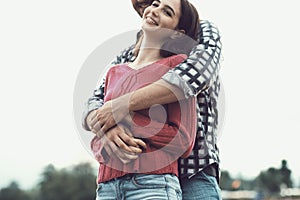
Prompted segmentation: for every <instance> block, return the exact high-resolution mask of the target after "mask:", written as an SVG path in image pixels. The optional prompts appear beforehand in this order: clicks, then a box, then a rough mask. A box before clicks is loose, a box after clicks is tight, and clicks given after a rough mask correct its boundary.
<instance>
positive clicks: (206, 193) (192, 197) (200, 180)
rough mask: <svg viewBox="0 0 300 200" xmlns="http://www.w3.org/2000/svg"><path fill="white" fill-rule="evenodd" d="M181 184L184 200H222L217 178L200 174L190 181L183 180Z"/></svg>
mask: <svg viewBox="0 0 300 200" xmlns="http://www.w3.org/2000/svg"><path fill="white" fill-rule="evenodd" d="M180 183H181V189H182V199H183V200H214V199H218V200H219V199H222V197H221V190H220V187H219V185H218V182H217V180H216V178H215V177H213V176H209V175H207V174H205V173H204V172H198V173H197V174H196V175H195V176H193V177H192V178H190V179H187V178H185V179H182V180H181V181H180Z"/></svg>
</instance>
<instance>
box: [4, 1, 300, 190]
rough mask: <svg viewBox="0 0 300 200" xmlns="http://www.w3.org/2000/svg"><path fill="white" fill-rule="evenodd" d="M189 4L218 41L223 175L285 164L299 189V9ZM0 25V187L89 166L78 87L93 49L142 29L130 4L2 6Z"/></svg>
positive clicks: (279, 4) (276, 4) (290, 4)
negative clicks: (50, 168) (76, 112)
mask: <svg viewBox="0 0 300 200" xmlns="http://www.w3.org/2000/svg"><path fill="white" fill-rule="evenodd" d="M192 2H193V3H194V4H195V5H196V6H197V8H198V10H199V12H200V16H201V17H202V19H209V20H211V21H213V22H214V23H215V24H216V25H217V26H218V27H219V29H220V31H221V34H222V37H223V38H222V41H223V56H224V61H223V63H222V67H223V68H222V70H221V76H222V83H223V86H224V90H225V97H226V103H225V109H226V117H225V124H224V126H223V128H222V136H221V138H220V150H221V159H222V165H221V167H222V169H226V170H229V171H230V172H231V173H232V174H235V175H239V174H240V175H242V176H244V177H249V178H251V177H254V176H256V175H257V174H258V173H259V171H260V170H263V169H267V168H268V167H270V166H274V167H279V166H280V162H281V159H287V161H288V165H289V167H290V168H291V169H292V171H293V177H294V178H295V181H296V183H297V184H298V183H299V180H300V165H299V163H300V157H299V155H298V154H299V147H298V144H299V142H298V140H297V139H296V134H298V133H300V127H299V118H300V117H299V116H300V106H299V102H300V94H299V89H298V86H299V85H300V81H299V77H298V76H299V75H298V74H299V72H300V70H299V69H298V67H300V66H299V61H298V60H299V59H298V57H299V55H298V52H299V50H298V48H299V46H300V39H299V35H300V28H299V23H298V21H297V20H298V19H299V18H300V14H299V12H298V7H297V6H296V5H298V4H297V1H296V0H287V1H277V0H275V1H274V0H272V1H271V0H264V1H259V0H251V1H250V0H247V1H238V0H227V1H226V2H225V1H216V0H193V1H192ZM297 13H298V14H297ZM0 24H1V32H0V54H1V59H0V66H1V68H0V91H1V93H2V94H1V103H0V111H1V112H0V120H1V127H0V136H1V137H0V158H1V163H0V188H1V187H3V186H5V185H7V184H8V183H9V182H10V181H11V180H17V181H18V182H19V183H20V184H21V186H22V187H24V188H30V187H31V186H33V185H34V184H35V183H36V181H37V180H38V177H39V174H40V173H41V171H42V169H43V167H45V166H46V165H47V164H49V163H53V164H54V165H55V166H56V167H59V168H60V167H67V166H70V165H72V164H77V163H79V162H81V161H92V159H91V157H90V156H89V154H88V153H87V151H86V150H85V148H84V147H83V146H82V145H81V142H80V139H79V137H78V134H77V131H76V128H75V123H74V117H73V90H74V85H75V82H76V78H77V76H78V73H79V71H80V69H81V67H82V65H83V63H84V61H85V60H86V58H87V57H88V56H89V55H90V53H91V52H93V50H95V49H96V48H97V47H98V46H99V45H101V44H102V43H103V42H104V41H106V40H108V39H110V38H111V37H112V36H115V35H117V34H120V33H122V32H125V31H131V30H134V29H137V28H139V17H138V15H137V14H136V13H135V12H134V11H133V9H132V8H131V3H130V0H126V1H118V4H117V3H116V1H103V0H101V1H100V0H98V1H95V0H94V1H91V0H87V1H71V0H64V1H58V0H52V1H38V0H35V1H34V0H28V1H20V0H12V1H1V2H0ZM120 50H121V49H120ZM87 89H88V88H87ZM92 89H93V88H91V90H92ZM95 166H96V163H95Z"/></svg>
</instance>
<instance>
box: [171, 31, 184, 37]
mask: <svg viewBox="0 0 300 200" xmlns="http://www.w3.org/2000/svg"><path fill="white" fill-rule="evenodd" d="M184 34H185V31H184V30H183V29H181V30H176V31H174V33H173V34H172V35H171V36H170V37H171V39H177V38H180V37H181V36H182V35H184Z"/></svg>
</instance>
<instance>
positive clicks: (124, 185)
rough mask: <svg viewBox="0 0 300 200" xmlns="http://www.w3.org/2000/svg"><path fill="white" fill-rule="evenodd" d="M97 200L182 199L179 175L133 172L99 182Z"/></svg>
mask: <svg viewBox="0 0 300 200" xmlns="http://www.w3.org/2000/svg"><path fill="white" fill-rule="evenodd" d="M96 194H97V197H96V200H149V199H151V200H153V199H156V200H178V199H179V200H181V199H182V192H181V189H180V184H179V180H178V177H177V176H175V175H171V174H162V175H156V174H131V175H126V176H123V177H120V178H115V179H112V180H110V181H108V182H104V183H100V184H98V187H97V190H96Z"/></svg>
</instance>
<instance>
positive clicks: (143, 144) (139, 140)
mask: <svg viewBox="0 0 300 200" xmlns="http://www.w3.org/2000/svg"><path fill="white" fill-rule="evenodd" d="M133 140H134V142H135V143H136V144H138V145H139V146H141V147H142V148H144V149H146V148H147V145H146V143H145V142H144V141H143V140H141V139H137V138H133Z"/></svg>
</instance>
